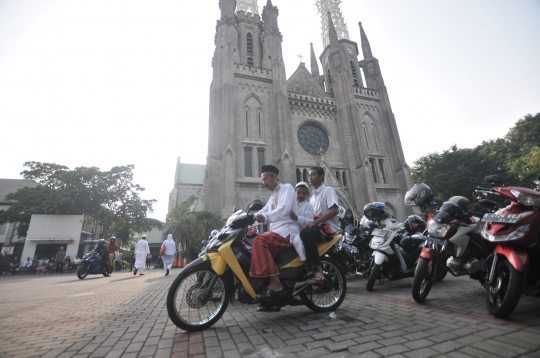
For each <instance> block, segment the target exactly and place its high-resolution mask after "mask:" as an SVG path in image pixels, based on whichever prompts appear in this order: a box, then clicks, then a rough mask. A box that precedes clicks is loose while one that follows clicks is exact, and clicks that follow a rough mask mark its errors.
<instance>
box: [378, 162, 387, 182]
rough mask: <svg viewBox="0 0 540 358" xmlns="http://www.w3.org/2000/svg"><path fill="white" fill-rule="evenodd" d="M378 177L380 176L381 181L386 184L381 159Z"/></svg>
mask: <svg viewBox="0 0 540 358" xmlns="http://www.w3.org/2000/svg"><path fill="white" fill-rule="evenodd" d="M379 177H380V178H381V183H383V184H386V176H385V175H384V165H383V160H382V159H379Z"/></svg>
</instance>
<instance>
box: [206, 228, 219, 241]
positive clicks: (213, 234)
mask: <svg viewBox="0 0 540 358" xmlns="http://www.w3.org/2000/svg"><path fill="white" fill-rule="evenodd" d="M217 233H219V230H212V232H211V233H210V236H208V239H211V238H213V237H214V236H216V234H217Z"/></svg>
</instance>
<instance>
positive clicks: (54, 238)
mask: <svg viewBox="0 0 540 358" xmlns="http://www.w3.org/2000/svg"><path fill="white" fill-rule="evenodd" d="M26 240H30V241H70V240H74V239H73V238H72V237H51V238H42V237H35V238H28V237H27V238H26Z"/></svg>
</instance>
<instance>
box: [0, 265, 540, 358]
mask: <svg viewBox="0 0 540 358" xmlns="http://www.w3.org/2000/svg"><path fill="white" fill-rule="evenodd" d="M147 272H148V274H147V275H145V276H143V277H138V276H137V277H134V276H133V275H132V274H130V273H129V272H126V271H124V272H120V273H115V274H114V275H113V277H112V278H104V277H102V276H89V277H88V278H86V279H85V280H78V279H77V278H76V276H75V275H74V274H63V275H45V276H41V275H40V276H35V275H30V276H15V277H6V276H3V277H0V337H1V338H0V357H171V356H172V357H205V356H206V357H212V358H213V357H240V356H243V357H319V356H325V357H354V356H358V357H381V356H384V357H411V358H412V357H432V356H433V357H435V356H444V357H518V356H523V357H540V298H532V297H522V300H521V302H520V304H519V306H518V308H517V309H516V311H515V312H514V314H513V315H512V316H511V317H510V319H508V320H498V319H494V318H493V317H491V316H489V315H488V314H487V313H486V312H487V311H486V309H485V307H484V290H483V289H482V288H481V286H480V285H479V284H478V283H477V282H475V281H472V280H469V279H467V278H464V277H461V278H454V277H451V276H450V275H448V277H447V278H446V279H445V280H444V281H443V282H442V283H440V284H438V285H436V286H435V287H434V288H433V289H432V292H431V293H430V296H429V297H428V301H427V302H426V304H424V305H419V304H416V303H415V302H414V301H413V300H412V298H411V296H410V286H411V279H404V280H400V281H394V282H388V281H387V282H386V283H385V284H384V285H383V286H380V285H379V284H377V285H376V286H375V292H373V293H369V292H367V291H366V290H365V288H364V286H365V279H351V280H349V292H348V294H347V298H346V300H345V302H344V303H343V305H342V306H341V308H340V309H339V310H338V311H336V316H337V317H336V318H334V319H332V318H330V317H329V315H328V314H316V313H313V312H311V311H310V310H309V309H307V308H305V307H285V308H284V309H283V310H282V311H281V312H278V313H260V312H255V307H253V306H244V305H241V304H239V303H238V302H236V303H235V305H234V306H233V305H229V308H228V311H227V312H226V313H225V314H224V316H223V318H222V319H221V320H220V321H219V322H218V323H217V324H216V325H215V326H214V327H213V328H210V329H208V330H206V331H204V332H203V333H191V334H188V333H186V332H183V331H180V330H178V329H177V328H176V327H175V326H174V325H173V324H172V323H171V322H170V321H169V320H168V317H167V311H166V308H165V299H166V293H167V289H168V287H169V285H170V283H171V282H172V280H173V279H174V277H175V276H176V274H177V273H178V272H179V270H173V271H172V275H171V276H169V277H164V276H163V273H162V271H161V270H150V271H147Z"/></svg>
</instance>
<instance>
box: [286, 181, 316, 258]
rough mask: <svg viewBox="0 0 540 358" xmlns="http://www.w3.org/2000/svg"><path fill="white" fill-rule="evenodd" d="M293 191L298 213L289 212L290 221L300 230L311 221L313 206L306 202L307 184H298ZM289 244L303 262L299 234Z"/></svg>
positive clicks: (304, 251)
mask: <svg viewBox="0 0 540 358" xmlns="http://www.w3.org/2000/svg"><path fill="white" fill-rule="evenodd" d="M295 191H296V203H297V205H298V211H297V214H295V213H294V212H291V219H293V220H294V221H295V222H296V223H297V224H298V227H300V228H302V227H304V225H306V224H308V223H310V222H312V221H313V205H311V203H310V202H309V201H307V198H308V197H309V185H308V183H306V182H303V181H301V182H299V183H298V184H296V187H295ZM291 244H293V246H294V248H295V249H296V252H297V253H298V256H299V257H300V260H302V261H303V262H305V261H306V249H305V248H304V243H303V242H302V239H300V234H298V235H295V236H294V237H293V238H292V239H291Z"/></svg>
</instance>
